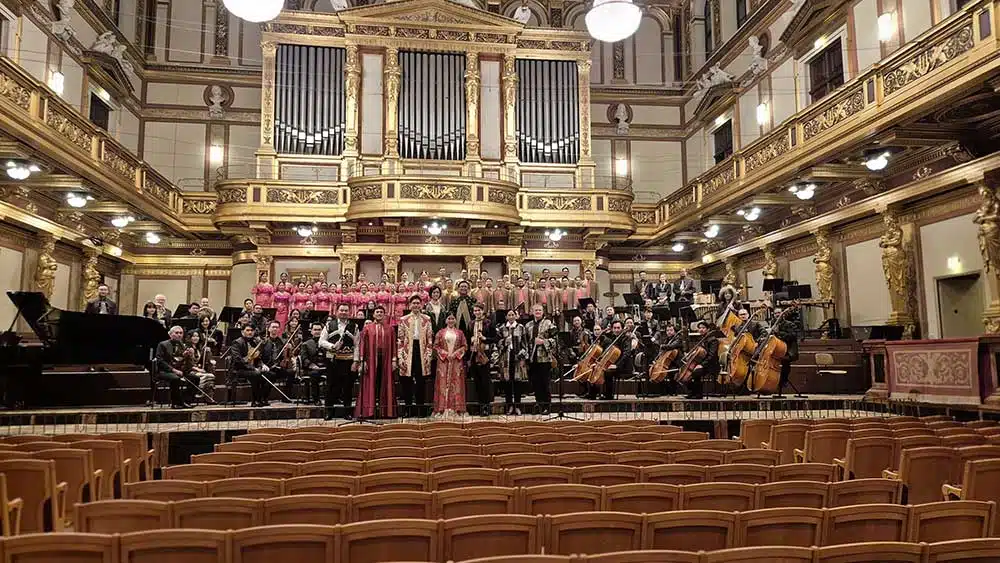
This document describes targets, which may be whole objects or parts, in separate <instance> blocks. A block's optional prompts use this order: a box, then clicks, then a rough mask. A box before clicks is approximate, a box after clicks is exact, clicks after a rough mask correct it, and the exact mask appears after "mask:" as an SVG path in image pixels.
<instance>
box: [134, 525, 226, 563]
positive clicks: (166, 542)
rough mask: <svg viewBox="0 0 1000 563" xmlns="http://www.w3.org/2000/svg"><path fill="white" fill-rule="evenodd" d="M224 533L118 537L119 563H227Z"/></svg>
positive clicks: (169, 532)
mask: <svg viewBox="0 0 1000 563" xmlns="http://www.w3.org/2000/svg"><path fill="white" fill-rule="evenodd" d="M226 538H227V534H226V532H222V531H218V530H174V529H168V530H149V531H145V532H134V533H130V534H122V535H121V536H120V537H119V540H118V543H119V548H120V550H121V558H120V559H119V562H120V563H169V562H170V561H183V562H184V563H228V561H227V559H228V558H227V555H228V550H227V549H226Z"/></svg>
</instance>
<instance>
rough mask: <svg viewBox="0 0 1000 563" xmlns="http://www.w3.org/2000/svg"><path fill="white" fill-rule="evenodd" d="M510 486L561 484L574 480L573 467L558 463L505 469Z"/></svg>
mask: <svg viewBox="0 0 1000 563" xmlns="http://www.w3.org/2000/svg"><path fill="white" fill-rule="evenodd" d="M505 471H506V474H507V486H508V487H533V486H537V485H560V484H567V485H568V484H570V483H572V482H573V478H574V476H575V473H574V471H573V468H572V467H562V466H558V465H533V466H529V467H515V468H513V469H507V470H505Z"/></svg>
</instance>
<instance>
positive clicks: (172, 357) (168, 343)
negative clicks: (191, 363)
mask: <svg viewBox="0 0 1000 563" xmlns="http://www.w3.org/2000/svg"><path fill="white" fill-rule="evenodd" d="M183 351H184V343H183V342H180V341H177V342H174V341H173V340H164V341H163V342H160V343H159V344H157V345H156V378H157V379H161V380H163V381H166V382H168V383H169V385H170V405H171V406H175V407H176V406H180V405H182V404H183V403H184V400H183V398H182V396H181V378H180V377H179V376H178V375H177V374H176V373H174V369H180V368H179V367H177V368H175V367H174V366H175V365H177V359H178V358H180V356H181V354H182V353H183Z"/></svg>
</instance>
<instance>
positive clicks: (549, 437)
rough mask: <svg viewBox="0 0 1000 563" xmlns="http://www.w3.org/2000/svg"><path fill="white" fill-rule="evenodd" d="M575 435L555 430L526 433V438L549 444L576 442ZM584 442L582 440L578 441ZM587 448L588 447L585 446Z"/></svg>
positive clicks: (534, 441)
mask: <svg viewBox="0 0 1000 563" xmlns="http://www.w3.org/2000/svg"><path fill="white" fill-rule="evenodd" d="M573 438H574V437H573V436H570V435H569V434H563V433H561V432H560V433H558V434H557V433H555V432H538V433H535V434H527V435H525V439H526V440H527V441H528V442H531V443H532V444H548V443H550V442H574V441H575V440H574V439H573ZM577 443H582V442H577ZM584 449H586V447H584Z"/></svg>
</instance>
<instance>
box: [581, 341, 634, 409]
mask: <svg viewBox="0 0 1000 563" xmlns="http://www.w3.org/2000/svg"><path fill="white" fill-rule="evenodd" d="M612 342H614V343H615V345H614V347H615V348H618V349H619V350H621V355H620V356H618V361H616V362H615V364H614V365H615V368H614V369H608V370H607V371H605V372H604V389H603V393H602V395H603V398H604V399H605V400H609V401H610V400H611V399H614V398H615V383H616V381H617V379H618V377H619V376H621V375H623V374H629V373H631V372H632V352H633V350H632V336H631V335H630V334H626V333H624V332H622V333H621V337H620V338H619V337H617V336H615V335H614V334H612V333H610V332H608V333H607V334H604V335H602V336H601V348H603V349H604V353H605V354H607V353H608V350H609V349H611V348H612V345H611V343H612ZM597 393H598V389H597V386H596V385H592V386H591V387H590V396H589V398H590V399H597Z"/></svg>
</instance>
